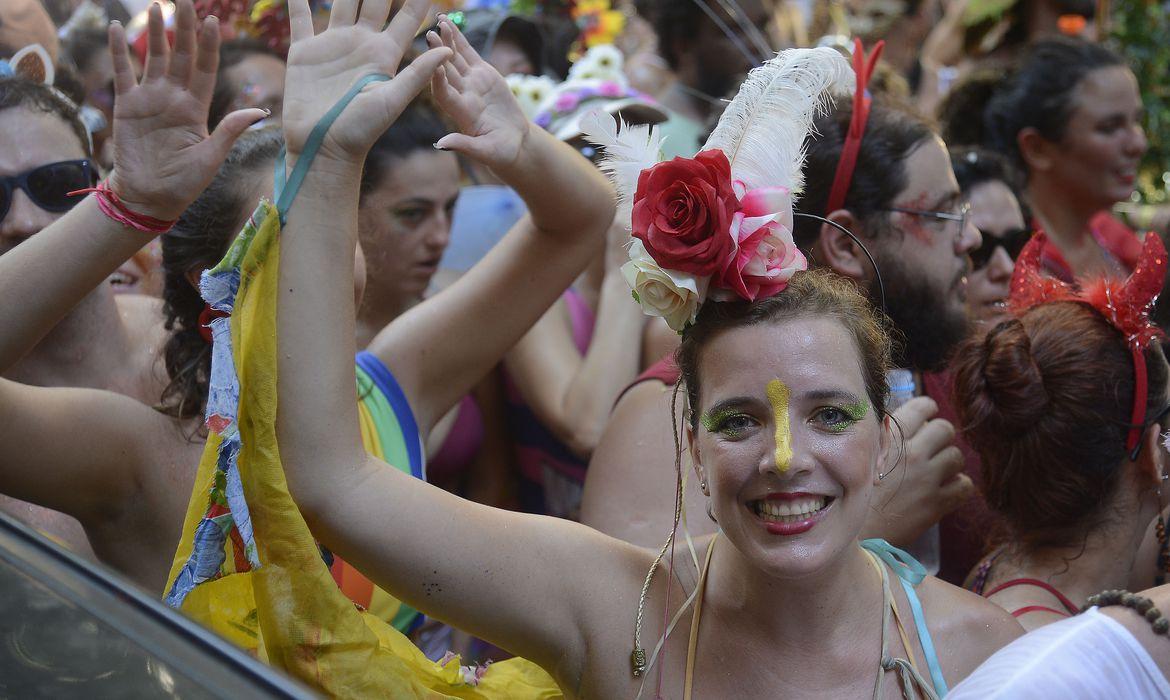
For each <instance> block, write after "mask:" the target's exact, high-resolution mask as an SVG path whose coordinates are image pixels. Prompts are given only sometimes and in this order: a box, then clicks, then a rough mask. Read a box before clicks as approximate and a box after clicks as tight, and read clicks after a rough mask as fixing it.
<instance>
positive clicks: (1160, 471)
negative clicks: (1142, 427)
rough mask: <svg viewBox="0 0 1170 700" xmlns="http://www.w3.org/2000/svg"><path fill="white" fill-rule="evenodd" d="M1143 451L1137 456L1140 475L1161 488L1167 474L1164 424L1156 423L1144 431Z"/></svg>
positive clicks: (1144, 479) (1148, 482) (1147, 481)
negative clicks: (1163, 439) (1163, 434)
mask: <svg viewBox="0 0 1170 700" xmlns="http://www.w3.org/2000/svg"><path fill="white" fill-rule="evenodd" d="M1142 442H1143V443H1144V444H1143V445H1142V451H1141V454H1139V455H1138V458H1137V468H1138V475H1139V478H1141V479H1142V480H1143V481H1145V482H1146V483H1147V484H1150V485H1152V486H1153V487H1154V488H1161V486H1162V477H1163V476H1165V474H1166V454H1165V452H1164V451H1163V449H1162V426H1161V425H1159V424H1158V423H1154V424H1153V425H1151V426H1150V427H1148V428H1146V431H1145V432H1144V433H1142Z"/></svg>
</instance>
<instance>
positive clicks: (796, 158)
mask: <svg viewBox="0 0 1170 700" xmlns="http://www.w3.org/2000/svg"><path fill="white" fill-rule="evenodd" d="M850 78H851V75H850V71H849V66H848V64H847V63H846V62H845V59H844V57H843V56H841V54H840V53H838V52H836V51H835V50H833V49H828V48H820V49H793V50H789V51H785V52H784V53H782V54H780V55H778V56H776V57H775V58H772V59H771V60H769V61H768V62H766V63H765V64H764V65H763V66H761V67H759V68H757V69H755V70H753V71H752V73H751V74H750V75H749V76H748V79H747V80H746V81H745V82H744V84H743V86H742V87H741V88H740V91H739V93H738V94H737V95H736V97H735V99H734V100H733V101H732V102H731V104H730V105H728V107H727V110H726V111H725V112H724V115H723V117H722V118H721V119H720V120H719V125H718V126H716V128H715V131H714V132H713V133H712V134H711V138H710V139H708V141H707V144H706V146H705V147H704V150H703V151H701V152H700V153H698V154H697V155H695V156H694V157H693V158H675V159H673V160H670V161H667V162H658V160H659V155H658V154H659V153H660V150H661V143H662V139H661V138H660V137H659V135H658V132H657V130H656V129H654V128H652V127H634V128H630V127H627V126H625V125H624V124H623V126H622V129H621V131H620V133H619V132H617V131H615V130H614V129H613V125H612V123H610V124H608V125H607V124H606V121H607V120H596V121H594V122H593V123H591V124H589V125H587V127H586V128H585V129H584V131H585V135H586V136H587V137H588V138H589V140H591V141H593V142H594V143H596V144H598V145H601V146H604V147H605V148H606V153H607V154H606V158H605V159H604V160H603V161H602V164H601V167H602V169H603V170H606V171H607V172H609V173H611V175H612V176H613V179H614V181H615V184H616V186H617V190H618V217H619V219H620V220H624V221H627V222H628V225H629V229H630V233H631V235H632V237H633V239H634V242H633V243H632V244H631V245H630V248H629V251H630V262H628V263H626V265H625V266H624V267H623V268H622V274H623V276H624V277H625V279H626V281H627V282H628V283H629V284H630V286H631V287H632V288H633V291H634V298H635V299H636V300H637V301H638V302H639V304H641V306H642V310H643V311H644V312H645V313H647V314H649V315H651V316H659V317H662V318H664V319H666V321H667V323H668V324H669V325H670V327H671V328H672V329H674V330H676V331H679V332H681V331H682V330H683V329H685V328H686V326H688V325H689V324H691V323H694V320H695V318H696V317H697V316H698V312H699V307H700V306H702V304H703V302H704V301H706V299H708V298H711V299H714V300H716V301H729V300H733V299H742V300H745V301H756V300H758V299H763V298H766V297H769V296H772V295H774V294H777V293H779V292H781V291H782V290H783V289H784V288H785V287H787V286H788V281H789V280H790V279H791V278H792V275H794V274H796V273H797V272H799V271H801V270H805V269H807V268H808V261H807V260H806V259H805V257H804V255H803V254H802V253H801V252H800V250H798V249H797V247H796V244H795V243H794V241H793V239H792V217H793V214H792V193H793V192H796V191H799V189H800V187H801V185H802V184H803V180H802V178H801V168H802V166H803V162H804V152H803V150H802V149H803V146H804V140H805V136H806V135H807V134H808V131H809V129H810V127H811V125H812V120H813V118H814V116H815V115H816V113H817V111H819V110H820V109H821V108H822V107H823V106H824V104H825V103H826V102H827V98H828V93H829V92H830V90H836V91H840V90H848V89H852V84H851V82H852V81H851V80H850Z"/></svg>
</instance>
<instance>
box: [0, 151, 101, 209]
mask: <svg viewBox="0 0 1170 700" xmlns="http://www.w3.org/2000/svg"><path fill="white" fill-rule="evenodd" d="M96 182H97V176H96V173H95V172H94V169H93V166H92V165H91V164H90V162H89V161H88V160H63V161H61V162H59V163H49V164H48V165H42V166H40V167H36V168H33V169H32V170H26V171H25V172H23V173H20V174H19V175H12V176H10V177H0V221H3V220H4V217H6V216H8V210H9V209H10V208H11V207H12V198H13V196H14V195H15V194H16V190H17V189H22V190H24V193H25V194H27V195H28V198H29V199H31V200H32V201H33V204H36V205H37V206H38V207H40V208H41V209H44V210H45V211H51V212H63V211H69V210H70V209H72V208H73V207H74V206H76V205H77V203H78V202H80V201H81V199H82V198H81V197H70V196H69V193H70V192H75V191H77V190H84V189H85V188H87V187H93V185H94V183H96Z"/></svg>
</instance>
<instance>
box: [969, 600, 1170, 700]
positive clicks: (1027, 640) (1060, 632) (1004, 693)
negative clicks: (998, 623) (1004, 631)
mask: <svg viewBox="0 0 1170 700" xmlns="http://www.w3.org/2000/svg"><path fill="white" fill-rule="evenodd" d="M1158 641H1160V642H1162V643H1163V644H1165V645H1166V653H1168V654H1170V640H1162V639H1159V640H1158ZM975 698H978V699H979V700H990V699H995V698H999V699H1002V700H1007V699H1008V698H1011V699H1012V700H1017V699H1019V700H1027V699H1028V698H1035V699H1036V700H1053V699H1054V698H1062V699H1068V700H1098V699H1099V700H1117V699H1120V698H1124V699H1125V700H1140V699H1144V698H1157V699H1165V700H1170V682H1167V680H1166V677H1165V676H1163V675H1162V672H1161V670H1160V669H1159V668H1158V665H1157V664H1156V663H1154V660H1153V658H1151V657H1150V654H1149V652H1148V651H1146V648H1145V647H1143V646H1142V645H1141V644H1140V643H1139V642H1138V641H1137V639H1135V638H1134V636H1133V635H1132V634H1130V632H1129V630H1127V629H1126V628H1125V627H1124V626H1123V625H1121V624H1120V623H1118V622H1117V621H1116V620H1114V619H1112V618H1110V617H1109V616H1107V615H1102V614H1101V613H1100V612H1098V611H1097V608H1090V609H1089V610H1088V611H1086V612H1085V613H1083V614H1080V615H1077V616H1075V617H1071V618H1069V619H1067V620H1062V621H1060V622H1057V623H1054V624H1051V625H1045V626H1044V627H1041V628H1039V629H1037V630H1034V631H1032V632H1030V633H1028V634H1026V635H1024V636H1023V637H1020V638H1019V639H1017V640H1016V641H1014V642H1012V643H1011V644H1009V645H1007V646H1006V647H1004V648H1003V649H1000V650H999V651H998V652H996V653H995V654H993V655H992V656H991V658H989V659H987V661H985V662H983V664H982V665H981V666H980V667H979V668H977V669H975V671H974V673H972V674H971V675H970V676H969V677H967V679H966V680H964V681H963V682H962V683H959V684H958V685H956V686H955V687H954V689H953V690H952V691H951V692H950V694H948V695H947V700H968V699H970V700H973V699H975Z"/></svg>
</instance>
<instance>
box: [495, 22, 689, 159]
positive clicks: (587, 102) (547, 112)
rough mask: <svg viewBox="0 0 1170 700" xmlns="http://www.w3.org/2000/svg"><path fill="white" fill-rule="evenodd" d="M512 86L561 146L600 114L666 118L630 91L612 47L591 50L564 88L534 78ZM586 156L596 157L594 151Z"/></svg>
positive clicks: (513, 80)
mask: <svg viewBox="0 0 1170 700" xmlns="http://www.w3.org/2000/svg"><path fill="white" fill-rule="evenodd" d="M507 81H508V86H509V87H510V88H511V89H512V94H513V95H515V96H516V100H517V101H518V102H519V103H520V108H521V109H522V110H523V111H524V113H525V115H526V116H527V117H528V118H529V119H530V120H531V121H533V122H534V123H535V124H536V125H537V126H539V127H540V128H542V129H545V130H546V131H549V132H550V133H552V134H553V135H554V136H556V137H557V138H558V139H560V140H562V141H570V140H573V139H576V138H578V137H580V136H581V135H582V130H583V128H584V124H585V123H587V122H588V121H590V113H591V112H593V111H595V110H600V111H601V112H604V113H606V114H610V115H615V116H616V115H618V114H620V115H621V116H622V117H623V118H625V119H627V120H628V121H631V122H635V123H638V124H658V123H660V122H664V121H666V119H667V113H666V111H665V110H664V109H663V108H662V107H660V106H659V105H658V103H657V102H656V101H655V100H654V98H652V97H650V96H649V95H646V94H643V93H641V92H639V91H638V90H635V89H634V88H632V87H630V84H629V81H628V80H626V76H625V74H624V73H622V54H621V52H620V51H618V50H617V48H615V47H613V46H609V45H604V46H595V47H593V48H592V49H589V51H588V52H587V53H586V54H585V55H584V56H582V57H581V58H580V59H579V60H578V61H577V62H576V63H574V64H573V65H572V67H571V68H570V69H569V78H568V80H566V81H564V82H563V83H557V82H554V81H553V80H551V79H549V78H546V77H544V76H539V77H536V76H530V75H510V76H508V77H507ZM587 151H589V152H587V153H586V155H587V156H588V157H590V158H592V157H593V156H592V153H591V152H592V147H589V148H588V149H587Z"/></svg>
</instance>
